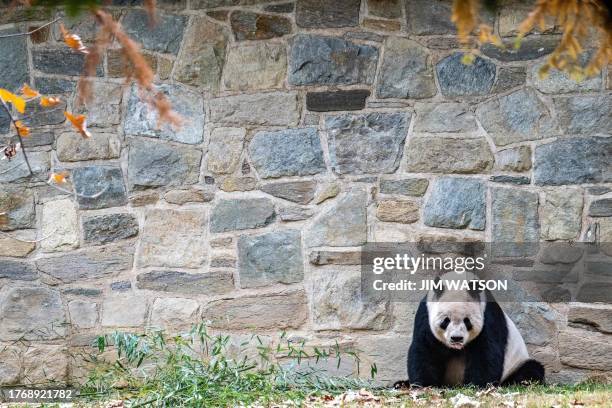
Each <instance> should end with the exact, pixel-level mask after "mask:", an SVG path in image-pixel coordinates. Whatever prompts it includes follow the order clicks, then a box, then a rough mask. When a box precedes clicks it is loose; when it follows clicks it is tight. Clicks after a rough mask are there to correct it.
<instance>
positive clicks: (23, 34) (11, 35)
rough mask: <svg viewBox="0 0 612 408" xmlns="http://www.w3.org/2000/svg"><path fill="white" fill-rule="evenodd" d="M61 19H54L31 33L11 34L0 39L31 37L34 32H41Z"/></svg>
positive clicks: (1, 36)
mask: <svg viewBox="0 0 612 408" xmlns="http://www.w3.org/2000/svg"><path fill="white" fill-rule="evenodd" d="M61 19H62V18H61V17H58V18H56V19H55V20H53V21H49V22H48V23H45V24H43V25H41V26H40V27H37V28H35V29H34V30H32V31H28V32H26V33H12V34H3V35H0V38H10V37H20V36H26V35H32V34H34V33H35V32H37V31H39V30H42V29H43V28H45V27H48V26H50V25H51V24H53V23H57V22H58V21H60V20H61Z"/></svg>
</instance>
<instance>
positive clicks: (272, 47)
mask: <svg viewBox="0 0 612 408" xmlns="http://www.w3.org/2000/svg"><path fill="white" fill-rule="evenodd" d="M286 75H287V51H286V49H285V46H284V45H281V44H266V43H262V42H260V43H254V44H250V43H249V44H239V45H236V46H235V47H232V48H230V50H229V54H228V57H227V63H226V66H225V74H224V80H223V84H224V86H225V88H226V89H229V90H233V91H246V90H251V89H271V88H279V87H281V86H282V85H283V83H284V82H285V77H286Z"/></svg>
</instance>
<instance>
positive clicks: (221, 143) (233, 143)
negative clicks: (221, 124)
mask: <svg viewBox="0 0 612 408" xmlns="http://www.w3.org/2000/svg"><path fill="white" fill-rule="evenodd" d="M245 136H246V131H245V130H244V129H240V128H216V129H214V130H213V131H212V133H211V135H210V143H209V145H208V161H207V167H208V171H210V172H211V173H215V174H229V173H233V172H234V171H235V170H236V168H237V167H238V163H239V162H240V154H241V153H242V146H243V144H244V139H245Z"/></svg>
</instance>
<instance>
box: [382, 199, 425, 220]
mask: <svg viewBox="0 0 612 408" xmlns="http://www.w3.org/2000/svg"><path fill="white" fill-rule="evenodd" d="M376 218H378V219H379V220H381V221H385V222H399V223H402V224H411V223H413V222H417V221H418V220H419V204H418V203H417V202H415V201H409V200H383V201H380V202H379V203H378V205H377V207H376Z"/></svg>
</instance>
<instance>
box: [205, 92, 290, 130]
mask: <svg viewBox="0 0 612 408" xmlns="http://www.w3.org/2000/svg"><path fill="white" fill-rule="evenodd" d="M210 120H211V121H212V122H216V123H221V124H229V125H262V126H263V125H267V126H295V125H297V123H298V120H299V116H298V107H297V94H296V93H294V92H269V93H263V94H254V95H236V96H226V97H222V98H216V99H213V100H212V101H211V102H210Z"/></svg>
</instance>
